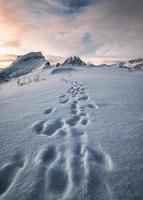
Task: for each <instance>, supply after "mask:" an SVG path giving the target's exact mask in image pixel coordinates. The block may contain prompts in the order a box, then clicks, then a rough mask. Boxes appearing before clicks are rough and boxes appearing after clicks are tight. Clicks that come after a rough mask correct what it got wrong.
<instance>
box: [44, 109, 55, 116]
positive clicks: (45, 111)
mask: <svg viewBox="0 0 143 200" xmlns="http://www.w3.org/2000/svg"><path fill="white" fill-rule="evenodd" d="M52 112H53V108H48V109H46V110H44V114H46V115H48V114H50V113H52Z"/></svg>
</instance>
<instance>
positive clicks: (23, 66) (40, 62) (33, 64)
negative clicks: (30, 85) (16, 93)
mask: <svg viewBox="0 0 143 200" xmlns="http://www.w3.org/2000/svg"><path fill="white" fill-rule="evenodd" d="M47 63H48V62H47V60H46V59H45V58H44V56H43V55H42V53H41V52H31V53H28V54H25V55H22V56H18V57H17V59H16V60H15V61H14V62H13V63H11V64H10V65H9V66H8V67H7V68H5V69H4V70H3V72H6V73H7V74H8V77H9V78H14V77H17V76H20V75H24V74H27V73H29V72H31V71H32V70H35V69H37V68H45V67H46V64H47Z"/></svg>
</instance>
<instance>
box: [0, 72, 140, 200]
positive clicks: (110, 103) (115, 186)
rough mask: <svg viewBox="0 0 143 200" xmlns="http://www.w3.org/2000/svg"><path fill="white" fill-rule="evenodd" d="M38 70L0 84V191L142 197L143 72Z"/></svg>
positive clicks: (81, 198) (4, 198)
mask: <svg viewBox="0 0 143 200" xmlns="http://www.w3.org/2000/svg"><path fill="white" fill-rule="evenodd" d="M42 78H43V79H45V80H43V81H40V82H37V83H31V84H29V85H24V86H23V87H18V86H17V83H16V80H14V79H13V80H11V81H10V82H8V83H6V84H3V85H1V86H0V87H1V88H0V149H1V154H0V199H1V200H19V199H20V200H41V199H42V200H59V199H60V200H62V199H65V200H73V199H74V200H95V199H96V200H108V199H112V200H116V199H117V200H118V199H120V200H125V199H126V200H135V199H142V183H143V174H142V166H143V159H142V154H143V136H142V132H143V126H142V124H143V114H142V109H143V93H142V89H143V84H142V83H143V73H142V72H134V73H129V72H128V71H126V70H122V69H115V68H114V69H111V68H90V69H87V68H84V69H81V70H78V71H70V73H69V74H68V73H55V74H51V73H50V71H48V70H46V71H43V73H42Z"/></svg>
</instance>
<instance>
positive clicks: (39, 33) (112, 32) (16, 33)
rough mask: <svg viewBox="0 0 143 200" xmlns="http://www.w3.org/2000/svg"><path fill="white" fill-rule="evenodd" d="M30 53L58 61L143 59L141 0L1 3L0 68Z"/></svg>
mask: <svg viewBox="0 0 143 200" xmlns="http://www.w3.org/2000/svg"><path fill="white" fill-rule="evenodd" d="M31 51H41V52H42V53H43V55H44V56H45V57H46V58H47V59H48V60H50V61H51V62H55V63H56V62H61V61H62V60H64V59H65V58H67V57H68V56H72V55H77V56H80V57H81V58H83V60H84V61H89V62H93V63H102V62H110V61H112V60H124V59H130V58H138V57H143V0H0V67H5V66H7V65H8V64H9V63H10V62H12V61H13V60H14V59H15V58H16V56H17V55H22V54H26V53H28V52H31Z"/></svg>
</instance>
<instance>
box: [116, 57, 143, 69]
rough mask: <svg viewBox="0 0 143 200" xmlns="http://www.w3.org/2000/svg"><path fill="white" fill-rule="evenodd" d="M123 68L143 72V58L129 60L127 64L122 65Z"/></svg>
mask: <svg viewBox="0 0 143 200" xmlns="http://www.w3.org/2000/svg"><path fill="white" fill-rule="evenodd" d="M120 67H121V68H128V69H131V70H133V69H136V70H143V58H137V59H132V60H128V61H127V62H124V63H122V64H120Z"/></svg>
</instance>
